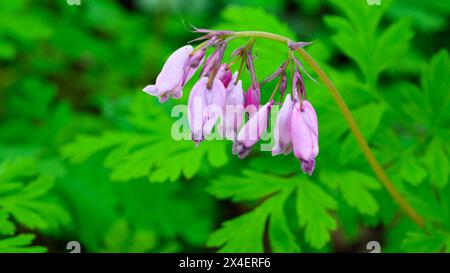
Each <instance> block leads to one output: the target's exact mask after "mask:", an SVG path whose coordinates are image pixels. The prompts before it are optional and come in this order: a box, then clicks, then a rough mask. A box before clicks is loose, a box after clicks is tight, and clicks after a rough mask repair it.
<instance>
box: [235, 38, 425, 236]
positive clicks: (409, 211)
mask: <svg viewBox="0 0 450 273" xmlns="http://www.w3.org/2000/svg"><path fill="white" fill-rule="evenodd" d="M227 36H230V37H231V38H240V37H253V38H264V39H270V40H274V41H278V42H282V43H285V44H286V45H287V44H288V43H289V42H291V40H290V39H288V38H286V37H284V36H280V35H277V34H273V33H269V32H263V31H239V32H234V33H232V34H227ZM295 51H296V52H297V53H298V54H299V55H300V56H301V57H302V59H303V60H304V61H305V62H306V63H308V65H309V66H310V67H311V68H312V69H313V70H314V72H315V73H316V74H317V76H319V78H320V79H321V80H322V82H323V83H324V84H325V85H326V87H327V89H328V91H329V92H330V93H331V95H332V97H333V99H334V101H335V102H336V104H337V105H338V107H339V109H340V110H341V112H342V115H343V116H344V119H345V121H346V122H347V124H348V126H349V127H350V131H351V132H352V133H353V135H354V136H355V138H356V142H357V143H358V145H359V148H360V149H361V151H362V153H363V154H364V156H365V157H366V159H367V161H368V163H369V165H370V167H371V168H372V170H373V171H374V173H375V175H376V176H377V177H378V179H379V180H380V181H381V183H382V184H383V185H384V187H385V188H386V190H387V191H388V192H389V194H390V195H391V196H392V198H394V200H395V201H396V202H397V204H398V205H399V206H400V207H401V208H402V209H403V211H404V212H405V213H406V215H407V216H408V217H409V218H410V219H411V220H412V221H414V222H415V223H416V224H417V225H418V226H420V227H422V228H423V227H424V223H425V222H424V220H423V218H422V216H420V215H419V214H418V213H417V212H416V211H415V210H414V208H413V207H412V206H411V205H410V204H409V203H408V202H407V201H406V199H405V198H404V197H403V196H402V195H401V194H400V193H399V192H398V191H397V189H396V188H395V186H394V184H393V183H392V181H391V180H390V179H389V177H388V176H387V174H386V172H385V171H384V169H383V167H382V166H381V164H380V163H379V162H378V160H377V159H376V158H375V156H374V154H373V153H372V150H371V149H370V147H369V145H368V144H367V141H366V139H365V138H364V136H363V134H362V133H361V130H360V129H359V127H358V125H357V124H356V121H355V119H354V118H353V116H352V114H351V112H350V109H349V108H348V106H347V104H346V103H345V101H344V99H343V98H342V96H341V94H340V93H339V91H338V90H337V89H336V87H335V86H334V85H333V83H332V82H331V80H330V78H329V77H328V76H327V74H326V73H325V72H324V71H323V70H322V68H321V67H320V66H319V65H318V64H317V62H316V61H315V60H314V59H313V58H312V57H311V56H310V55H309V54H308V53H307V52H306V51H305V50H304V49H303V48H298V49H297V50H295Z"/></svg>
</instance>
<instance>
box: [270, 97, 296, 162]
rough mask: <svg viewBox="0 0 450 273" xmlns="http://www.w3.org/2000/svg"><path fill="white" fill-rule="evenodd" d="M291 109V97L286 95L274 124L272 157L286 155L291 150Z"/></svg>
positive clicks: (292, 103)
mask: <svg viewBox="0 0 450 273" xmlns="http://www.w3.org/2000/svg"><path fill="white" fill-rule="evenodd" d="M293 108H294V102H293V101H292V99H291V95H290V94H287V95H286V98H285V99H284V103H283V106H282V107H281V109H280V112H278V116H277V120H276V122H275V131H274V138H275V145H274V146H273V149H272V155H278V154H281V153H283V154H288V153H290V152H291V150H292V138H291V120H292V109H293Z"/></svg>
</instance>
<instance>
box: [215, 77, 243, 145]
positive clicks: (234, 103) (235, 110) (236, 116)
mask: <svg viewBox="0 0 450 273" xmlns="http://www.w3.org/2000/svg"><path fill="white" fill-rule="evenodd" d="M237 74H238V73H237V72H235V73H234V75H233V77H232V79H231V81H230V83H229V84H228V87H227V89H226V103H225V114H224V115H223V118H222V120H221V123H220V125H219V132H220V134H221V135H222V137H225V138H226V139H231V140H235V139H236V136H237V132H238V131H239V129H240V128H241V126H242V122H243V119H244V91H243V90H242V81H241V80H239V81H238V82H237V83H236V84H234V83H235V81H236V77H237Z"/></svg>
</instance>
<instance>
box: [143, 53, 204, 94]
mask: <svg viewBox="0 0 450 273" xmlns="http://www.w3.org/2000/svg"><path fill="white" fill-rule="evenodd" d="M193 50H194V49H193V47H192V46H190V45H187V46H183V47H182V48H179V49H178V50H176V51H175V52H174V53H172V55H170V56H169V58H168V59H167V61H166V63H165V64H164V66H163V68H162V70H161V72H160V73H159V75H158V77H157V78H156V84H154V85H147V86H146V87H145V88H144V92H146V93H148V94H150V95H152V96H157V97H159V100H160V102H165V101H166V100H167V99H168V98H169V97H173V98H176V99H178V98H180V97H181V96H182V94H183V91H182V88H183V86H184V85H185V84H186V82H187V81H188V80H189V79H190V78H191V77H192V75H193V74H194V73H195V70H196V69H197V68H198V67H199V66H200V64H201V61H202V60H203V56H204V52H202V50H200V51H198V52H196V53H194V54H193ZM202 54H203V55H202Z"/></svg>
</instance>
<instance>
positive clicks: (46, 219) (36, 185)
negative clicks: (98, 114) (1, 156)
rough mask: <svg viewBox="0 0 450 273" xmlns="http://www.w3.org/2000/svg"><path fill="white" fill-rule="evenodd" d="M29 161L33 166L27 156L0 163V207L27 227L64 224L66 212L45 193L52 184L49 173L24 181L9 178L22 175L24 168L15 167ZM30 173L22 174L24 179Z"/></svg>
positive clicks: (55, 226) (68, 220) (47, 227)
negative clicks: (0, 178)
mask: <svg viewBox="0 0 450 273" xmlns="http://www.w3.org/2000/svg"><path fill="white" fill-rule="evenodd" d="M30 165H31V166H35V165H34V161H30V159H25V160H24V159H19V160H17V161H6V162H4V163H2V164H1V165H0V170H3V171H1V172H2V175H0V176H1V177H3V178H4V179H5V180H0V209H1V210H2V211H5V212H7V213H8V214H10V215H11V216H12V217H13V218H14V219H15V220H16V221H17V222H19V223H20V224H22V225H24V226H26V227H28V228H31V229H40V230H55V229H58V228H59V227H60V226H61V225H67V224H68V223H70V218H69V215H68V213H67V212H66V211H65V210H64V209H63V208H62V207H61V205H60V204H59V203H58V202H55V201H54V200H52V199H50V198H48V193H49V191H50V190H51V188H53V185H54V179H53V178H52V177H49V176H38V177H37V178H35V179H34V180H31V181H28V182H18V181H13V180H12V179H20V180H23V179H25V178H24V177H23V175H24V173H23V172H24V171H19V169H18V168H20V167H28V166H30ZM31 169H32V170H33V169H35V167H32V168H31ZM27 171H29V170H27ZM33 176H34V175H33V174H31V175H30V174H28V175H26V180H29V179H30V178H33ZM8 180H10V181H9V182H8Z"/></svg>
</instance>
